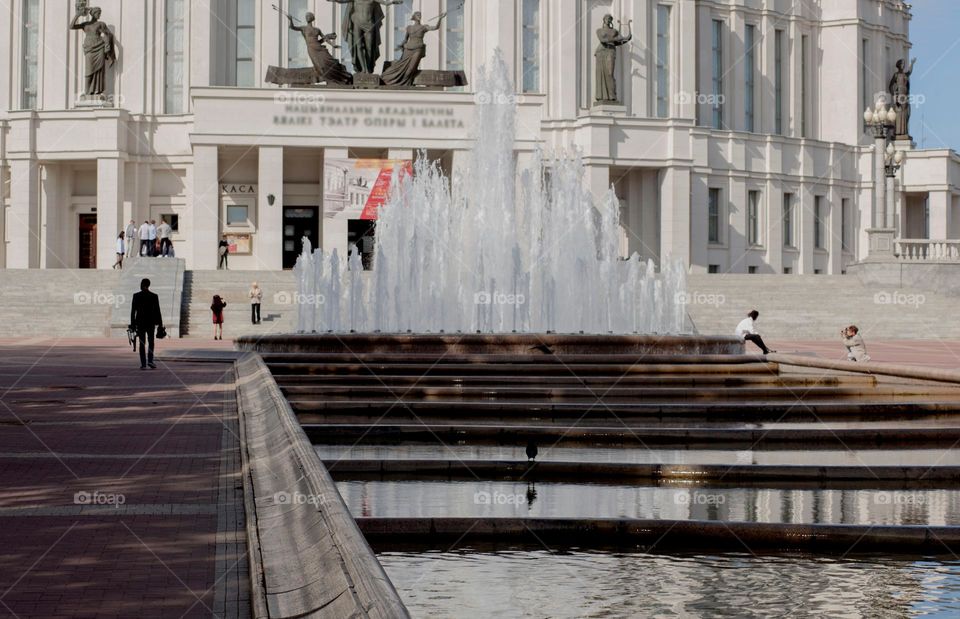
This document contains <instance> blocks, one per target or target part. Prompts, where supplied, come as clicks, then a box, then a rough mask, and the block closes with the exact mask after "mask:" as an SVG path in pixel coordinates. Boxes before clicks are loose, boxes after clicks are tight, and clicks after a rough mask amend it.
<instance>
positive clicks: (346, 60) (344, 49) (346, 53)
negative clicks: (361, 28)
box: [337, 4, 355, 70]
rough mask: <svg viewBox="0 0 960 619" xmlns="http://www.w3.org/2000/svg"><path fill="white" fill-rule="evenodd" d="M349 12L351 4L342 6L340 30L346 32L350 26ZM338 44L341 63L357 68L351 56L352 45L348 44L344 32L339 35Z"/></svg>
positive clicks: (349, 67)
mask: <svg viewBox="0 0 960 619" xmlns="http://www.w3.org/2000/svg"><path fill="white" fill-rule="evenodd" d="M349 13H350V5H349V4H343V5H341V6H340V32H346V31H347V29H348V28H349V27H350V20H349V18H348V15H349ZM337 45H339V46H340V63H341V64H343V66H345V67H347V68H348V69H351V68H353V69H354V70H355V67H353V57H352V56H350V46H349V45H347V41H346V37H344V36H343V35H342V34H339V35H337Z"/></svg>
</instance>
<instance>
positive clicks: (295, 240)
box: [283, 207, 320, 269]
mask: <svg viewBox="0 0 960 619" xmlns="http://www.w3.org/2000/svg"><path fill="white" fill-rule="evenodd" d="M303 237H307V238H308V239H310V243H311V245H313V248H314V249H316V248H317V246H318V244H319V243H318V242H319V239H320V209H319V208H316V207H290V208H284V209H283V268H284V269H292V268H293V267H294V266H295V265H296V264H297V258H299V257H300V254H301V252H302V251H303Z"/></svg>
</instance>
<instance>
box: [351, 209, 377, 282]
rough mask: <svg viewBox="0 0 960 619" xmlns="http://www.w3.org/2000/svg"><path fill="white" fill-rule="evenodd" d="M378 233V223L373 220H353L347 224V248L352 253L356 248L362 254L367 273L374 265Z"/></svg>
mask: <svg viewBox="0 0 960 619" xmlns="http://www.w3.org/2000/svg"><path fill="white" fill-rule="evenodd" d="M376 231H377V222H376V221H374V220H372V219H351V220H350V221H349V222H348V224H347V246H348V247H349V248H350V251H353V250H354V248H356V251H358V252H359V253H360V257H361V258H362V259H363V268H364V270H366V271H369V270H370V267H371V265H372V264H373V253H374V239H375V235H376Z"/></svg>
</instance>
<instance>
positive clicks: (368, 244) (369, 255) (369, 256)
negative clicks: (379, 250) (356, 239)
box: [360, 232, 374, 271]
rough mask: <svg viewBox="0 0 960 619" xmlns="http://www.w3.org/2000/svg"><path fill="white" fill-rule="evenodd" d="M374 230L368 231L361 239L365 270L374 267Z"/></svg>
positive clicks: (361, 253) (361, 254)
mask: <svg viewBox="0 0 960 619" xmlns="http://www.w3.org/2000/svg"><path fill="white" fill-rule="evenodd" d="M373 252H374V244H373V232H367V233H366V234H364V235H363V237H362V238H361V239H360V257H361V258H362V259H363V270H364V271H369V270H370V269H372V268H373Z"/></svg>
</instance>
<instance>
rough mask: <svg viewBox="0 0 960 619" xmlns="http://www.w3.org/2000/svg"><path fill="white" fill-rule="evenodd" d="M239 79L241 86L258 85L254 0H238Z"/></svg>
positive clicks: (237, 83) (237, 67)
mask: <svg viewBox="0 0 960 619" xmlns="http://www.w3.org/2000/svg"><path fill="white" fill-rule="evenodd" d="M236 33H237V65H236V71H237V81H236V85H237V86H239V87H240V88H252V87H253V86H255V85H256V77H255V73H254V62H253V59H254V57H255V53H256V49H257V15H256V3H254V1H253V0H237V28H236Z"/></svg>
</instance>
